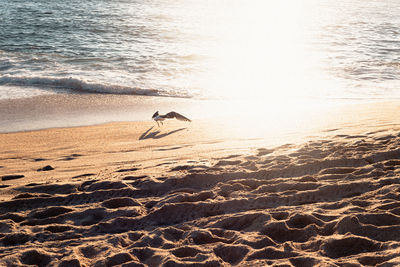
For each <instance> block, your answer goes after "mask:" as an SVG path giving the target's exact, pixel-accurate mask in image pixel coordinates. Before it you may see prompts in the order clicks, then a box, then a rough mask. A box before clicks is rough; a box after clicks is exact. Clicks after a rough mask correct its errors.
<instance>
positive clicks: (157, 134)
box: [139, 126, 186, 140]
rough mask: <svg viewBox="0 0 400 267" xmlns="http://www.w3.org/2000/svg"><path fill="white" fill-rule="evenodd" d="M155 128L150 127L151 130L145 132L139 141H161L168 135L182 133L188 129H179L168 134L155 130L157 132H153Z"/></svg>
mask: <svg viewBox="0 0 400 267" xmlns="http://www.w3.org/2000/svg"><path fill="white" fill-rule="evenodd" d="M153 128H154V126H152V127H150V129H148V130H147V131H145V132H144V133H143V134H142V135H141V136H140V137H139V140H144V139H150V138H151V139H160V138H163V137H166V136H168V135H171V134H174V133H177V132H180V131H183V130H185V129H186V128H179V129H176V130H173V131H169V132H167V133H161V131H160V130H155V131H151V130H152V129H153Z"/></svg>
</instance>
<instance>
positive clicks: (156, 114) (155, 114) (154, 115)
mask: <svg viewBox="0 0 400 267" xmlns="http://www.w3.org/2000/svg"><path fill="white" fill-rule="evenodd" d="M157 116H158V111H157V112H156V113H154V114H153V117H151V118H152V119H154V118H155V117H157Z"/></svg>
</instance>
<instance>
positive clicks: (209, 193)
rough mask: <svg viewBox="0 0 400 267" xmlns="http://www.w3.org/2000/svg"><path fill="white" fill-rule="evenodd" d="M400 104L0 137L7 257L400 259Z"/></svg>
mask: <svg viewBox="0 0 400 267" xmlns="http://www.w3.org/2000/svg"><path fill="white" fill-rule="evenodd" d="M399 106H400V104H399V103H396V102H391V103H377V104H368V105H359V106H352V107H349V108H346V109H341V110H340V111H339V110H336V111H335V110H331V111H330V113H329V112H328V113H329V114H332V116H331V117H329V119H328V115H325V116H327V117H326V120H324V122H323V123H322V122H321V123H319V124H318V125H317V124H316V125H313V127H305V130H304V131H303V132H301V131H296V134H293V133H286V134H282V133H278V132H276V131H275V132H274V136H275V137H276V138H272V133H269V132H270V131H268V127H267V126H265V125H261V126H256V125H255V124H252V123H249V124H246V125H245V124H240V125H237V124H235V123H233V122H226V121H222V122H221V121H218V120H210V119H204V120H195V121H194V122H192V123H184V122H174V121H172V122H168V123H166V124H165V125H164V126H163V127H160V128H158V127H157V126H156V125H155V124H154V123H153V122H140V121H139V122H120V123H109V124H102V125H96V126H86V127H76V128H57V129H47V130H40V131H28V132H17V133H7V134H0V147H1V151H2V153H1V156H0V177H1V181H0V199H1V202H0V265H5V266H25V265H37V266H160V265H164V266H230V265H237V266H265V265H280V266H282V265H285V266H314V265H323V266H342V265H346V264H349V265H348V266H350V265H351V266H366V265H370V266H395V265H398V264H399V262H400V257H399V255H400V254H399V249H398V248H399V245H400V238H399V235H398V231H399V230H400V209H399V208H400V198H399V192H400V179H399V172H400V168H398V166H400V149H399V144H400V120H399V119H398V118H397V117H398V116H397V113H396V111H397V110H398V109H399ZM328 113H327V114H328ZM244 126H246V127H244ZM252 126H253V127H252ZM257 127H258V128H257ZM243 128H246V129H245V130H244V129H243ZM251 133H253V134H251ZM277 134H278V135H279V136H276V135H277Z"/></svg>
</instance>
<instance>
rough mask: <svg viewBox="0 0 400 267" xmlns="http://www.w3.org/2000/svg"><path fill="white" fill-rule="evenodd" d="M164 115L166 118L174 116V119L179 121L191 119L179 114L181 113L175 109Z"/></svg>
mask: <svg viewBox="0 0 400 267" xmlns="http://www.w3.org/2000/svg"><path fill="white" fill-rule="evenodd" d="M164 117H165V118H168V119H173V118H175V119H178V120H180V121H191V120H189V119H188V118H186V117H185V116H183V115H181V114H179V113H177V112H175V111H171V112H169V113H167V114H165V115H164Z"/></svg>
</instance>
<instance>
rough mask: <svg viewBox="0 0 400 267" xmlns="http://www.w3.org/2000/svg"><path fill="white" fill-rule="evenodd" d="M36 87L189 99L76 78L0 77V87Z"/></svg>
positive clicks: (165, 91) (167, 93)
mask: <svg viewBox="0 0 400 267" xmlns="http://www.w3.org/2000/svg"><path fill="white" fill-rule="evenodd" d="M1 85H10V86H21V87H36V88H41V89H51V90H55V91H57V90H60V89H61V90H68V91H72V92H74V91H75V92H86V93H100V94H117V95H143V96H168V97H181V98H190V97H192V95H190V94H189V93H186V92H177V91H174V90H171V91H168V90H159V89H150V88H149V89H144V88H139V87H133V86H123V85H116V84H105V83H96V82H89V81H85V80H81V79H77V78H72V77H70V78H49V77H12V76H4V77H0V86H1Z"/></svg>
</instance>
